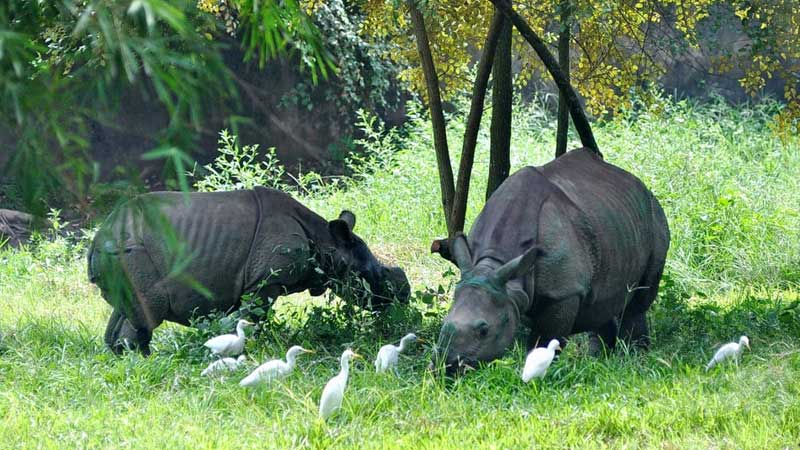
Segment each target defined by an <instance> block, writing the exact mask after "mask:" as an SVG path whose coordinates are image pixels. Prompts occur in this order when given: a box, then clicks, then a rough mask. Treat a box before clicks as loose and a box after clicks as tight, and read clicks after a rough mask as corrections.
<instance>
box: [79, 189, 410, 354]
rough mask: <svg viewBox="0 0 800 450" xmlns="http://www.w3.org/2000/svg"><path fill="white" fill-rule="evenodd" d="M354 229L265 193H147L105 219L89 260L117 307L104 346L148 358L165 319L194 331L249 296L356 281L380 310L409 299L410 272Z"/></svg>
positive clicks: (349, 220)
mask: <svg viewBox="0 0 800 450" xmlns="http://www.w3.org/2000/svg"><path fill="white" fill-rule="evenodd" d="M355 222H356V218H355V215H354V214H353V213H351V212H349V211H343V212H342V213H341V215H340V216H339V218H338V219H335V220H331V221H327V220H325V219H324V218H322V217H320V216H319V215H317V214H316V213H314V212H313V211H311V210H310V209H308V208H306V207H305V206H303V205H302V204H301V203H300V202H298V201H297V200H295V199H293V198H292V197H291V196H290V195H288V194H286V193H284V192H281V191H277V190H274V189H267V188H261V187H257V188H255V189H252V190H239V191H230V192H212V193H180V192H154V193H148V194H143V195H140V196H138V197H136V198H134V199H132V200H131V201H129V202H127V203H125V204H123V205H122V206H121V207H119V208H117V209H116V210H115V211H114V212H113V213H112V214H111V215H110V216H109V217H108V218H107V219H106V221H105V222H104V223H103V224H102V225H101V226H100V228H99V229H98V232H97V234H96V235H95V238H94V240H93V242H92V246H91V249H90V252H89V257H88V260H89V261H88V262H89V278H90V281H92V282H93V283H96V284H97V285H98V286H99V287H100V290H101V292H102V295H103V297H104V298H105V300H106V301H107V302H108V303H109V304H110V305H111V306H112V307H113V308H114V310H113V312H112V314H111V318H110V319H109V322H108V326H107V328H106V333H105V342H106V344H107V345H108V346H109V347H110V348H111V349H112V350H114V351H116V352H118V351H121V350H122V349H123V345H130V346H132V347H135V348H137V349H138V350H139V351H141V352H143V353H145V354H147V353H149V351H150V350H149V343H150V340H151V337H152V332H153V329H154V328H156V327H158V326H159V324H161V323H162V322H163V321H165V320H166V321H171V322H177V323H180V324H184V325H189V324H190V321H191V319H192V318H194V317H201V316H204V315H207V314H209V313H212V312H231V311H234V310H236V309H237V308H238V307H239V306H240V302H241V298H242V295H244V294H247V293H254V294H256V295H259V296H261V297H262V298H264V299H267V298H269V299H272V300H274V299H275V298H277V297H278V296H280V295H285V294H290V293H295V292H300V291H304V290H308V291H309V292H310V293H311V294H312V295H322V294H323V293H324V292H325V291H326V290H327V289H328V287H331V288H332V289H333V290H334V292H335V293H336V290H337V287H339V286H342V284H341V283H336V282H333V281H334V280H342V279H344V278H346V277H348V276H350V275H355V276H358V277H360V278H362V279H363V280H365V281H366V282H367V284H368V285H369V287H370V291H371V293H372V298H371V305H372V306H374V307H379V306H383V305H385V304H386V303H388V302H389V301H391V300H392V299H399V300H400V301H406V300H407V299H408V296H409V290H410V288H409V284H408V280H407V278H406V275H405V273H404V272H403V270H402V269H400V268H398V267H387V266H385V265H383V264H381V263H380V262H379V261H378V260H377V259H376V258H375V256H374V255H373V254H372V252H371V251H370V250H369V248H368V247H367V245H366V244H365V243H364V241H363V240H361V238H359V237H358V236H357V235H356V234H355V233H353V228H354V226H355ZM344 291H346V292H347V293H351V292H352V290H349V289H344ZM345 295H346V294H345ZM346 300H347V299H346Z"/></svg>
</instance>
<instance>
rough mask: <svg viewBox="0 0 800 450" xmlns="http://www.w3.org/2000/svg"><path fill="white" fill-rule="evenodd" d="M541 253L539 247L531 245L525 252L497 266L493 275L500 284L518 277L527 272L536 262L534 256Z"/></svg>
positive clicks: (536, 256)
mask: <svg viewBox="0 0 800 450" xmlns="http://www.w3.org/2000/svg"><path fill="white" fill-rule="evenodd" d="M542 254H544V252H543V251H542V249H541V248H539V247H531V248H529V249H528V250H527V251H526V252H525V253H523V254H521V255H519V256H517V257H516V258H514V259H512V260H511V261H509V262H507V263H505V264H503V265H502V266H500V267H498V268H497V270H496V271H495V274H494V276H495V278H496V279H497V281H498V282H499V283H500V284H501V285H504V284H506V283H507V282H508V280H513V279H514V278H519V277H521V276H523V275H525V274H526V273H528V271H529V270H531V268H532V267H533V264H534V263H535V262H536V258H538V257H539V256H541V255H542Z"/></svg>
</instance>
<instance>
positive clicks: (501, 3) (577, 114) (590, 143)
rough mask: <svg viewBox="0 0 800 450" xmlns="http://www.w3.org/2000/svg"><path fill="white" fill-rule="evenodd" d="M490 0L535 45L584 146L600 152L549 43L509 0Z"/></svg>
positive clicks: (576, 95)
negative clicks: (518, 12)
mask: <svg viewBox="0 0 800 450" xmlns="http://www.w3.org/2000/svg"><path fill="white" fill-rule="evenodd" d="M490 1H491V2H492V3H493V4H494V5H495V6H496V7H497V8H499V9H500V10H501V11H503V13H504V14H506V16H507V17H509V18H510V19H511V22H512V23H513V24H514V27H516V28H517V30H518V31H519V33H520V34H521V35H522V37H523V38H525V40H526V41H528V43H529V44H530V45H531V47H533V50H534V51H535V52H536V54H537V55H538V56H539V59H541V60H542V63H544V65H545V67H546V68H547V71H548V72H550V75H551V76H552V77H553V80H554V81H555V82H556V85H557V86H558V90H559V92H560V93H563V94H564V100H565V101H566V102H567V107H569V112H570V115H571V116H572V123H573V124H574V125H575V129H576V130H577V131H578V135H579V136H580V138H581V143H583V146H584V147H588V148H590V149H592V150H594V151H595V152H597V153H600V149H599V148H598V147H597V142H596V141H595V140H594V134H592V127H591V125H590V124H589V119H587V118H586V113H584V111H583V107H581V103H580V101H579V100H578V94H576V93H575V89H573V88H572V85H571V84H570V83H569V81H568V80H567V79H566V77H565V76H564V74H563V73H562V72H561V68H559V67H558V61H556V59H555V57H553V54H552V53H551V52H550V50H549V49H548V48H547V45H545V43H544V42H543V41H542V39H541V38H539V36H538V35H537V34H536V33H535V32H534V31H533V30H532V29H531V27H530V26H529V25H528V23H527V22H526V21H525V19H523V18H522V16H520V15H519V14H517V12H516V11H514V10H513V9H512V8H511V6H510V5H509V3H508V0H490Z"/></svg>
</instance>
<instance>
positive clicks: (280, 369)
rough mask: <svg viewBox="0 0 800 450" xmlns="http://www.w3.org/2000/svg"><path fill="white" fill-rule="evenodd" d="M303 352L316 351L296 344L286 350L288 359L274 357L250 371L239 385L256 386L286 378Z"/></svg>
mask: <svg viewBox="0 0 800 450" xmlns="http://www.w3.org/2000/svg"><path fill="white" fill-rule="evenodd" d="M301 353H314V352H313V351H312V350H306V349H304V348H303V347H300V346H299V345H295V346H293V347H292V348H290V349H289V351H287V352H286V361H285V362H284V361H281V360H280V359H273V360H271V361H267V362H265V363H264V364H262V365H260V366H258V367H257V368H256V370H254V371H252V372H250V375H248V376H246V377H244V378H243V379H242V381H240V382H239V386H242V387H248V386H255V385H257V384H261V383H269V382H270V381H272V380H277V379H279V378H284V377H286V376H288V375H289V374H290V373H292V370H294V365H295V360H296V359H297V356H298V355H299V354H301Z"/></svg>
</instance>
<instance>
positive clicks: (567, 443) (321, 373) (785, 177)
mask: <svg viewBox="0 0 800 450" xmlns="http://www.w3.org/2000/svg"><path fill="white" fill-rule="evenodd" d="M777 108H778V107H777V106H776V105H774V104H770V103H765V104H760V105H754V106H752V107H746V108H739V109H732V108H729V107H726V106H724V105H721V104H719V105H710V106H697V105H694V104H691V103H687V102H681V103H674V102H670V101H663V102H660V103H658V104H656V105H655V106H654V107H652V108H651V109H648V110H641V111H637V112H635V113H633V112H631V113H629V114H627V115H624V116H622V117H620V118H618V119H617V120H615V121H613V122H606V123H602V124H598V125H596V127H595V133H596V136H597V140H598V142H599V143H600V145H601V146H602V148H603V152H604V154H605V157H606V159H607V160H608V161H610V162H612V163H614V164H617V165H620V166H621V167H623V168H625V169H628V170H630V171H632V172H633V173H635V174H636V175H638V176H639V177H640V178H642V180H643V181H644V182H645V183H646V184H648V185H649V186H650V187H651V189H652V190H653V191H654V193H655V194H656V195H657V196H658V197H659V198H660V199H661V201H662V204H663V205H664V209H665V211H666V213H667V216H668V218H669V221H670V225H671V230H672V236H673V240H672V247H671V249H670V255H669V259H668V267H667V274H666V277H665V279H664V281H663V282H662V291H661V292H662V295H661V296H660V298H659V299H658V300H657V303H656V305H655V306H654V309H653V313H652V314H651V316H650V317H651V323H652V326H653V341H654V344H653V348H652V350H651V351H650V352H648V353H635V352H632V353H628V352H626V351H624V350H622V351H620V352H619V353H618V354H615V355H611V356H609V357H607V358H600V359H595V358H592V357H589V356H588V355H587V354H586V346H585V342H584V341H583V340H582V339H581V338H577V339H575V340H574V341H573V342H572V343H571V344H570V345H569V346H568V347H567V348H566V351H565V352H564V353H563V354H562V356H561V358H560V360H559V361H557V362H556V363H555V364H554V367H553V368H552V369H551V372H550V373H549V374H548V377H547V378H546V379H545V380H543V381H542V382H539V383H536V384H532V385H523V384H522V383H521V382H520V381H519V378H518V373H519V370H520V363H521V361H522V358H523V349H521V348H517V349H515V350H514V351H513V352H510V353H509V354H508V355H507V356H506V358H504V359H502V360H500V361H497V362H495V363H493V364H491V365H489V366H488V367H485V368H483V369H482V370H480V371H477V372H470V373H469V374H468V375H467V376H465V377H462V378H460V379H458V380H455V381H446V380H443V379H441V378H436V377H433V376H431V375H430V374H428V373H427V372H426V371H425V367H426V365H427V362H428V360H429V357H428V352H429V350H426V349H422V348H419V347H418V348H416V349H415V350H413V351H412V352H410V355H411V356H410V357H407V358H403V359H402V363H403V367H402V369H401V376H400V378H399V379H397V378H395V377H393V376H391V375H388V376H376V375H375V374H374V373H373V370H372V366H371V364H369V362H370V361H367V363H357V364H356V367H355V369H354V370H353V371H352V372H351V384H350V386H349V388H348V391H347V398H346V399H345V404H344V409H343V411H342V412H341V413H340V414H339V415H338V416H337V417H336V418H335V419H334V420H332V421H331V422H330V423H329V424H327V425H325V424H322V423H320V422H319V421H318V420H317V418H316V402H317V400H318V398H319V395H320V393H321V390H322V386H323V385H324V383H325V381H326V380H327V379H328V378H329V377H331V376H333V375H334V374H335V372H336V371H338V355H339V353H340V352H341V350H343V349H344V348H345V347H346V346H347V345H352V346H353V347H354V348H356V349H357V350H358V351H359V352H361V353H363V354H365V355H367V357H368V358H369V357H370V356H374V355H375V353H376V352H377V349H378V347H379V345H380V344H381V343H385V342H386V341H392V340H395V339H399V337H400V336H401V334H402V333H403V332H405V331H408V330H410V329H415V330H419V331H420V333H421V334H422V335H423V336H425V337H428V338H432V337H434V336H435V333H436V332H437V325H438V323H439V320H440V318H441V315H442V314H443V313H444V311H445V310H446V308H447V306H448V305H449V303H448V302H449V298H450V294H451V292H450V289H451V283H452V282H453V278H452V275H451V274H450V273H449V267H448V264H447V263H445V262H443V261H441V260H440V259H439V258H438V256H431V255H429V254H428V250H427V249H428V245H429V244H430V241H431V240H432V239H433V238H435V237H441V236H442V234H443V233H444V232H445V227H444V223H443V220H442V217H441V209H440V206H439V198H440V197H439V192H438V189H439V188H438V181H437V178H436V171H435V164H434V155H433V152H432V151H431V147H432V144H431V142H430V136H431V133H430V129H429V124H428V122H427V121H425V120H422V119H419V118H417V119H413V120H412V121H411V122H410V123H409V125H408V126H407V128H406V129H405V130H404V131H403V132H402V133H390V134H388V135H387V134H369V133H368V134H367V136H366V138H365V140H366V144H367V147H368V148H369V149H370V150H371V153H370V155H372V156H371V157H369V156H368V157H367V158H365V159H361V160H359V161H355V162H353V167H354V169H355V174H354V176H353V177H351V178H344V179H339V180H338V181H337V182H335V183H334V182H332V181H326V182H324V183H322V184H320V183H319V182H314V181H313V180H315V179H318V178H316V177H314V176H313V175H312V176H308V175H307V176H305V177H301V179H302V180H305V181H304V182H303V183H302V184H301V187H297V186H295V187H293V188H292V189H294V190H295V193H296V195H297V196H298V197H300V198H301V199H302V200H303V202H304V203H306V204H308V205H309V206H310V207H312V208H313V209H315V210H316V211H318V212H319V213H320V214H322V215H324V216H325V217H335V215H336V214H338V212H339V210H340V209H343V208H348V209H351V210H353V211H354V212H355V213H356V215H357V217H358V224H357V226H356V232H358V233H360V235H361V236H362V237H363V238H364V239H365V240H366V241H367V242H368V243H369V244H370V246H371V248H372V249H373V251H374V252H375V253H376V254H377V255H378V256H379V257H381V258H383V259H384V260H389V261H391V262H394V263H397V264H399V265H401V266H403V267H404V268H406V270H407V272H408V274H409V278H410V279H411V282H412V285H413V289H414V290H415V291H417V293H416V295H415V296H414V299H413V300H412V305H411V307H410V308H408V309H395V310H392V311H390V314H392V315H393V319H395V320H392V321H391V323H385V322H383V323H381V322H373V321H366V322H360V323H358V324H354V323H352V322H348V321H346V320H344V319H343V317H344V315H343V314H341V304H340V303H338V302H331V303H326V302H325V301H324V300H320V299H313V300H312V299H310V298H308V297H307V296H306V295H296V296H293V297H291V298H288V299H281V300H279V302H278V303H277V305H276V307H275V311H276V313H275V315H273V316H271V317H270V318H269V321H268V322H267V323H265V324H264V325H262V326H260V327H259V328H258V329H257V330H256V331H257V334H256V339H253V340H250V341H249V342H248V346H247V352H248V354H249V355H250V357H251V358H253V359H254V360H255V361H259V362H261V361H263V360H264V359H267V358H271V357H275V356H280V355H282V354H283V353H284V352H285V350H286V348H287V347H288V345H290V344H302V345H304V346H306V347H308V348H314V349H316V350H317V351H318V353H317V354H316V355H312V356H310V357H305V358H304V359H301V360H300V362H299V368H300V370H299V371H298V372H297V373H295V374H293V375H292V376H291V377H290V378H288V379H287V380H286V381H285V382H283V383H278V384H276V385H275V386H272V387H270V388H265V389H260V390H257V391H255V392H246V391H244V390H242V389H240V388H239V386H238V385H237V384H236V382H237V381H238V379H239V377H240V376H244V372H241V373H238V374H236V375H235V376H232V377H228V378H226V379H225V380H223V381H211V380H207V379H203V378H200V377H199V372H200V370H202V368H203V367H205V364H207V362H208V357H207V356H206V355H205V352H204V351H203V349H201V344H202V342H203V340H204V338H205V337H206V336H208V335H209V334H210V333H211V332H212V331H217V330H219V329H221V327H222V325H221V324H219V323H210V324H203V325H208V326H207V327H206V328H202V329H188V328H183V327H179V326H169V327H162V328H159V329H158V330H157V331H156V332H155V339H154V343H153V348H154V354H153V356H152V357H150V358H147V359H144V358H141V357H140V356H138V355H134V354H127V355H125V356H123V357H115V356H113V355H112V354H111V353H110V352H108V351H107V350H106V349H105V348H104V346H103V343H102V337H101V336H102V331H103V328H104V326H105V321H106V319H107V316H108V314H109V312H110V308H109V307H108V306H107V305H106V304H105V302H104V301H103V300H102V298H101V297H100V295H99V292H98V290H97V289H96V288H95V287H94V286H92V285H90V284H89V283H88V282H87V281H86V273H85V266H86V264H85V260H84V250H85V248H84V247H85V245H86V241H85V240H78V242H77V243H75V244H68V243H67V242H66V241H65V240H64V239H62V238H58V239H54V240H42V241H40V242H39V243H38V244H36V245H33V246H31V247H29V248H25V249H22V250H10V249H3V250H0V262H1V263H0V299H2V304H1V305H0V306H1V307H0V333H1V334H2V338H0V339H2V340H0V386H2V388H1V389H0V442H2V443H3V444H2V447H4V448H53V449H56V448H108V447H118V448H176V449H178V448H187V449H190V448H191V449H195V448H281V449H286V448H307V447H310V448H328V447H337V448H350V447H355V446H358V447H361V448H393V447H404V448H438V447H456V446H458V447H466V448H477V447H481V448H531V447H535V448H681V449H683V448H737V449H739V448H752V449H768V448H793V447H794V446H796V445H797V444H798V442H800V385H798V383H797V380H798V379H800V378H799V377H800V344H798V337H800V316H799V315H798V314H799V311H800V308H798V305H800V296H799V294H798V287H799V286H800V214H798V210H797V205H799V204H800V180H798V177H797V174H798V173H800V151H798V143H797V142H792V141H789V142H785V141H780V140H778V139H776V138H775V137H773V134H772V133H771V132H770V130H769V128H768V123H769V121H770V118H771V117H772V115H774V114H775V113H776V111H777ZM515 111H516V113H515V114H516V115H515V117H514V127H513V130H514V140H513V142H512V151H511V154H512V167H513V168H519V167H521V166H523V165H528V164H542V163H545V162H546V161H548V160H549V159H550V157H551V156H550V155H551V154H552V149H553V147H554V142H553V140H554V134H555V133H554V132H553V130H554V128H555V122H554V121H553V120H552V118H551V117H549V116H548V115H547V114H546V113H544V112H542V110H540V109H538V108H533V107H526V108H522V107H520V108H517V109H515ZM455 119H456V120H451V121H450V123H451V126H452V127H454V128H455V129H454V133H450V135H452V136H458V135H460V134H461V131H463V128H462V127H463V120H460V119H459V118H455ZM244 144H249V143H244ZM487 147H488V137H487V134H486V132H485V130H484V131H482V132H481V134H480V137H479V145H478V152H477V155H476V160H477V161H476V162H477V164H476V172H475V175H474V176H473V183H474V185H473V187H472V191H471V196H470V200H469V208H468V214H467V217H468V224H467V229H468V228H469V221H470V220H472V218H474V217H475V215H476V214H477V212H478V211H479V209H480V207H481V205H482V203H483V197H484V196H483V190H484V183H485V180H486V173H485V168H486V166H487V164H486V161H487V158H488V154H487ZM456 156H457V155H456ZM309 180H311V181H309ZM440 286H441V290H440V289H439V288H440ZM441 292H443V294H442V293H441ZM309 305H314V306H316V307H317V308H310V307H309ZM743 333H745V334H748V335H749V336H750V338H751V344H752V352H747V353H745V355H744V358H743V363H742V365H741V366H740V367H739V368H738V369H736V368H733V367H723V368H720V369H719V370H714V371H712V372H710V373H708V374H706V373H704V372H703V366H704V364H705V362H706V360H707V359H708V358H709V357H710V356H711V354H712V351H713V348H714V347H715V346H717V345H719V344H720V343H723V342H726V341H729V340H732V339H734V338H737V337H738V336H739V335H740V334H743ZM255 361H250V362H249V367H253V366H254V365H255V364H256V363H255Z"/></svg>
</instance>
